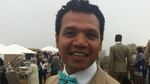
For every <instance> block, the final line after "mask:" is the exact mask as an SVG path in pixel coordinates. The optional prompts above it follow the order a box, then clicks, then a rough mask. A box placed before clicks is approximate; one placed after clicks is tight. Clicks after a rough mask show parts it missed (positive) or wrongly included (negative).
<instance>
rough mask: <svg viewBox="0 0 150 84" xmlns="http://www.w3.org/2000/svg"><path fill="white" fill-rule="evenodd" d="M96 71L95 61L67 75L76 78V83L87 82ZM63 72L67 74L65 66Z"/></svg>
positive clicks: (84, 83) (86, 83)
mask: <svg viewBox="0 0 150 84" xmlns="http://www.w3.org/2000/svg"><path fill="white" fill-rule="evenodd" d="M96 71H97V65H96V62H94V63H93V64H92V65H91V66H90V67H88V68H87V69H85V70H83V71H79V72H77V73H74V74H71V75H69V76H71V77H75V78H77V80H78V84H88V83H89V81H90V80H91V79H92V77H93V76H94V75H95V73H96ZM63 73H65V74H66V75H68V73H67V71H66V68H64V70H63Z"/></svg>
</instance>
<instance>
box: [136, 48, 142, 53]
mask: <svg viewBox="0 0 150 84" xmlns="http://www.w3.org/2000/svg"><path fill="white" fill-rule="evenodd" d="M136 50H137V52H138V53H144V49H143V47H137V48H136Z"/></svg>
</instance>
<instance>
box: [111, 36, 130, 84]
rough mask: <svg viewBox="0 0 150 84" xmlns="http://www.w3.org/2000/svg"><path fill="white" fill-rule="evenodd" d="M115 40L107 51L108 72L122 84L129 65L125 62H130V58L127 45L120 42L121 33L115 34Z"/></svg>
mask: <svg viewBox="0 0 150 84" xmlns="http://www.w3.org/2000/svg"><path fill="white" fill-rule="evenodd" d="M115 42H116V44H115V45H113V46H111V47H110V53H109V57H110V74H111V75H112V76H113V77H114V78H115V79H116V80H118V81H119V82H120V83H121V84H122V81H123V79H124V77H125V76H126V75H127V72H128V68H129V66H128V65H127V64H130V63H131V58H130V54H129V49H128V47H127V46H125V45H124V44H122V35H121V34H116V36H115ZM126 59H127V60H126Z"/></svg>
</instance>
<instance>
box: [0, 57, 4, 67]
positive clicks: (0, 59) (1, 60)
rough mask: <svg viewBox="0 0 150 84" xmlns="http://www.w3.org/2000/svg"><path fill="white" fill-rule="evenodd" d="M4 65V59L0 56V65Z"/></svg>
mask: <svg viewBox="0 0 150 84" xmlns="http://www.w3.org/2000/svg"><path fill="white" fill-rule="evenodd" d="M3 65H4V61H3V59H2V58H0V66H3Z"/></svg>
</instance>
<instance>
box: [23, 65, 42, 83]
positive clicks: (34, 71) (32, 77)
mask: <svg viewBox="0 0 150 84" xmlns="http://www.w3.org/2000/svg"><path fill="white" fill-rule="evenodd" d="M25 74H27V75H28V79H27V81H28V84H39V78H38V67H37V65H36V64H33V63H31V64H30V66H29V69H28V71H26V72H25Z"/></svg>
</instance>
